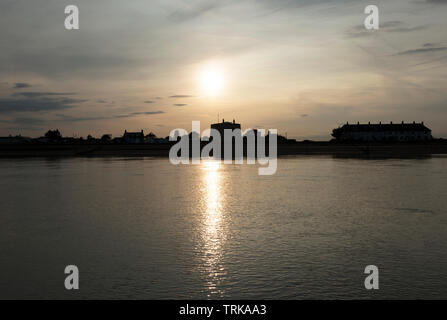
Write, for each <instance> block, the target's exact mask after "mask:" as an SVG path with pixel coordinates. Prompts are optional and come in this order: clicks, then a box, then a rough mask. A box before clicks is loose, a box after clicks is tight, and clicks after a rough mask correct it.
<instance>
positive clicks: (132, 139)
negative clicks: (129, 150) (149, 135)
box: [121, 130, 144, 144]
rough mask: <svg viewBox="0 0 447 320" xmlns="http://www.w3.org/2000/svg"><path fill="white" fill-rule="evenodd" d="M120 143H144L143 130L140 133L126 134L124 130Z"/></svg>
mask: <svg viewBox="0 0 447 320" xmlns="http://www.w3.org/2000/svg"><path fill="white" fill-rule="evenodd" d="M121 141H122V143H126V144H137V143H144V132H143V130H141V132H127V130H125V131H124V135H123V138H122V140H121Z"/></svg>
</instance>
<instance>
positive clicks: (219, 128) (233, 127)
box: [211, 119, 241, 141]
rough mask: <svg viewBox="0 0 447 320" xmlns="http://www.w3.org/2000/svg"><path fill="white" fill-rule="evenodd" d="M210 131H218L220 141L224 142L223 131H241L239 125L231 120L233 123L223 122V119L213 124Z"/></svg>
mask: <svg viewBox="0 0 447 320" xmlns="http://www.w3.org/2000/svg"><path fill="white" fill-rule="evenodd" d="M211 129H215V130H217V131H219V133H220V136H221V138H222V141H223V140H224V133H225V130H226V129H228V130H231V131H233V130H236V129H239V130H240V129H241V125H240V124H239V123H236V122H235V121H234V119H233V122H225V119H222V122H221V123H214V124H212V125H211Z"/></svg>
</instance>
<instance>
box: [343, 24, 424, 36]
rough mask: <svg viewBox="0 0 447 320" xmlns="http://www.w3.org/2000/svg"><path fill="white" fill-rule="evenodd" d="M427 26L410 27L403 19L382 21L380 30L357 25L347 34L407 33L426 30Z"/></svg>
mask: <svg viewBox="0 0 447 320" xmlns="http://www.w3.org/2000/svg"><path fill="white" fill-rule="evenodd" d="M426 28H427V26H425V25H424V26H422V25H420V26H414V27H409V26H406V25H405V23H404V22H402V21H386V22H383V23H380V28H379V30H367V29H366V28H365V26H364V25H357V26H354V27H351V28H349V29H348V30H347V31H346V34H347V36H348V37H365V36H371V35H373V34H375V33H377V32H389V33H407V32H414V31H420V30H424V29H426Z"/></svg>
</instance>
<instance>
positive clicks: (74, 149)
mask: <svg viewBox="0 0 447 320" xmlns="http://www.w3.org/2000/svg"><path fill="white" fill-rule="evenodd" d="M172 145H173V144H171V143H166V144H135V145H124V144H119V145H118V144H116V145H115V144H79V145H78V144H70V145H68V144H67V145H66V144H21V145H11V144H3V145H0V158H28V157H102V156H104V157H115V156H116V157H168V156H169V150H170V148H171V146H172ZM434 154H447V140H437V141H431V142H400V143H337V142H297V143H290V144H278V156H290V155H333V156H339V157H345V156H346V157H359V156H360V157H376V156H377V157H408V156H410V157H411V156H430V155H434Z"/></svg>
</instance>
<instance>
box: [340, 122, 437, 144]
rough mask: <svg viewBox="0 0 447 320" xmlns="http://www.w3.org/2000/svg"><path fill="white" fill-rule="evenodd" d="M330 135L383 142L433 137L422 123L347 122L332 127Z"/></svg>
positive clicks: (353, 139) (346, 139)
mask: <svg viewBox="0 0 447 320" xmlns="http://www.w3.org/2000/svg"><path fill="white" fill-rule="evenodd" d="M332 136H333V137H334V138H335V139H336V140H337V141H352V142H355V141H358V142H374V141H377V142H385V141H427V140H431V139H433V137H432V135H431V130H430V129H429V128H427V127H426V126H425V125H424V123H423V122H422V123H416V122H413V123H404V122H402V123H399V124H393V123H392V122H391V123H389V124H382V123H378V124H371V123H368V124H360V123H357V124H349V123H346V124H345V125H344V126H342V127H340V128H337V129H334V130H333V131H332Z"/></svg>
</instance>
